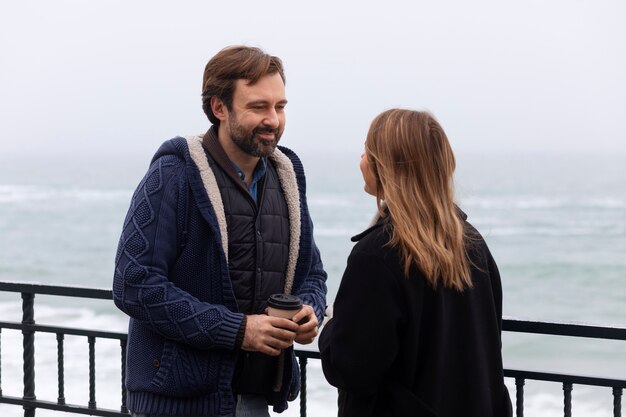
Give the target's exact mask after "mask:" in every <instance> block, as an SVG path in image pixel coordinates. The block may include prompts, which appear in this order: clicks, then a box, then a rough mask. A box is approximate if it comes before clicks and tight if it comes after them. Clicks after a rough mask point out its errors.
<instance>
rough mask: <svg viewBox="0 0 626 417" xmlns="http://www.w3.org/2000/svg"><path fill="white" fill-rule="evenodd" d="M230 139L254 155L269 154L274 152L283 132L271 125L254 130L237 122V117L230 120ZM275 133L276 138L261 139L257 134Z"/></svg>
mask: <svg viewBox="0 0 626 417" xmlns="http://www.w3.org/2000/svg"><path fill="white" fill-rule="evenodd" d="M228 125H229V128H230V139H231V140H232V141H233V142H234V143H235V144H236V145H237V146H239V149H241V150H242V151H244V152H245V153H247V154H248V155H252V156H259V157H260V156H269V155H271V154H272V152H274V149H276V146H277V145H278V141H279V140H280V137H281V135H282V132H281V131H279V130H278V129H274V128H271V127H262V126H259V127H256V128H254V129H252V131H250V130H247V129H246V128H245V127H243V126H242V125H240V124H239V123H237V121H236V120H235V118H231V119H230V120H229V121H228ZM262 133H273V134H274V139H271V140H268V139H260V138H258V137H257V134H262Z"/></svg>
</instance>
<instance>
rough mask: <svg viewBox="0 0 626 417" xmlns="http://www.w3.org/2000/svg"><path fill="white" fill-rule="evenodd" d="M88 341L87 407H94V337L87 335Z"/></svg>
mask: <svg viewBox="0 0 626 417" xmlns="http://www.w3.org/2000/svg"><path fill="white" fill-rule="evenodd" d="M87 341H88V342H89V404H88V405H87V406H88V407H89V408H96V338H95V337H93V336H89V337H87Z"/></svg>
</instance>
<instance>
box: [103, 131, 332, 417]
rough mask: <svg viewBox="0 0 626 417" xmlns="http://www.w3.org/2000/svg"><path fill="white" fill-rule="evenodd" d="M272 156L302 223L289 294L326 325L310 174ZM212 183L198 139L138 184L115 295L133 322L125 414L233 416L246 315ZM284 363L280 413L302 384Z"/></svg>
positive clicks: (171, 145)
mask: <svg viewBox="0 0 626 417" xmlns="http://www.w3.org/2000/svg"><path fill="white" fill-rule="evenodd" d="M274 154H275V155H274V156H272V157H271V158H270V159H272V160H273V161H274V163H275V165H276V166H277V171H279V178H281V185H282V186H283V189H284V191H285V197H286V199H287V200H288V201H287V202H288V206H289V207H290V219H294V221H290V223H292V226H293V225H294V224H295V225H296V229H295V230H292V231H291V233H290V235H291V240H292V241H291V242H290V265H288V271H287V275H288V276H287V278H286V282H287V284H286V288H285V291H286V292H291V293H294V294H296V295H298V296H299V297H300V298H301V299H302V300H303V302H304V303H306V304H309V305H311V306H312V307H313V309H314V310H315V313H316V315H317V318H318V321H319V323H320V325H321V323H322V321H323V318H324V310H325V308H326V273H325V272H324V269H323V265H322V262H321V259H320V254H319V250H318V248H317V246H316V245H315V242H314V240H313V225H312V222H311V219H310V216H309V211H308V207H307V202H306V195H305V192H306V184H305V175H304V169H303V167H302V163H301V162H300V160H299V159H298V157H297V156H296V155H295V153H293V152H292V151H290V150H289V149H286V148H284V147H279V148H278V149H277V150H276V151H275V152H274ZM281 172H282V173H283V176H282V177H281ZM285 178H286V179H285ZM211 179H213V180H214V176H212V171H211V168H209V166H208V164H207V163H206V157H205V155H204V152H203V151H202V148H201V137H199V136H196V137H191V138H187V139H185V138H181V137H177V138H174V139H171V140H169V141H166V142H165V143H163V145H161V147H160V148H159V150H158V151H157V153H156V154H155V156H154V157H153V159H152V162H151V164H150V168H149V170H148V172H147V173H146V175H145V177H144V178H143V180H142V181H141V183H140V184H139V186H138V187H137V189H136V191H135V193H134V195H133V197H132V201H131V205H130V209H129V211H128V214H127V216H126V220H125V222H124V227H123V231H122V236H121V238H120V242H119V247H118V251H117V255H116V262H115V274H114V280H113V298H114V302H115V304H116V305H117V306H118V308H120V309H121V310H122V311H124V312H125V313H126V314H128V315H129V316H130V322H129V332H128V345H127V360H126V388H127V390H128V408H129V409H130V410H132V411H134V412H137V413H147V414H157V415H228V414H230V413H232V412H233V406H234V398H233V394H232V390H231V381H232V375H233V371H234V367H235V358H236V356H237V355H236V353H237V347H236V346H235V339H236V336H237V332H238V330H239V328H240V326H241V323H242V320H243V314H242V313H239V312H237V304H236V301H235V297H234V294H233V289H232V286H231V281H230V276H229V271H228V260H227V256H228V254H227V247H228V246H227V231H226V228H225V220H224V218H223V206H220V205H221V198H220V197H219V190H217V188H215V187H216V183H215V182H213V181H212V180H211ZM290 181H291V184H292V185H293V187H294V190H291V189H290V188H289V183H290ZM296 189H297V190H296ZM216 190H217V191H216ZM296 195H297V198H296V197H295V196H296ZM298 223H299V227H297V224H298ZM287 358H288V359H287V360H286V361H285V369H284V374H283V384H282V388H281V390H280V392H278V393H276V394H275V395H274V397H273V398H271V399H270V404H272V405H273V406H274V410H275V411H277V412H281V411H284V410H285V409H286V408H287V401H288V400H289V401H291V400H293V399H295V398H296V397H297V395H298V393H299V388H300V380H299V373H298V367H297V366H296V360H295V355H294V354H293V350H292V349H289V351H288V355H287ZM289 358H291V360H289Z"/></svg>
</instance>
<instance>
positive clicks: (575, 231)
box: [474, 222, 626, 237]
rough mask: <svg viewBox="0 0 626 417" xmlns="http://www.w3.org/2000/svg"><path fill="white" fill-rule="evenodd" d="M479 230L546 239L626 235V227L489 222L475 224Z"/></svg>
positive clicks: (487, 232) (493, 234)
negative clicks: (542, 225) (512, 224)
mask: <svg viewBox="0 0 626 417" xmlns="http://www.w3.org/2000/svg"><path fill="white" fill-rule="evenodd" d="M474 224H475V225H476V226H477V227H478V229H480V230H482V231H483V234H485V235H487V236H546V237H577V236H578V237H580V236H605V237H608V236H624V235H626V227H624V226H622V227H613V228H607V229H604V228H598V227H595V226H589V227H565V226H563V225H560V224H559V225H555V226H554V227H533V226H520V227H501V226H493V225H491V226H489V223H488V222H487V223H486V224H485V225H484V226H483V225H481V224H480V223H479V222H474Z"/></svg>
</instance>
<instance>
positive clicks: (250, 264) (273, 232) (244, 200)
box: [212, 160, 289, 314]
mask: <svg viewBox="0 0 626 417" xmlns="http://www.w3.org/2000/svg"><path fill="white" fill-rule="evenodd" d="M213 166H214V165H212V167H213ZM213 172H214V173H215V179H216V180H217V184H218V186H219V189H220V193H221V195H222V201H223V203H224V212H225V214H226V225H227V229H228V269H229V271H230V279H231V282H232V284H233V290H234V292H235V298H236V299H237V306H238V309H239V312H241V313H246V314H257V313H262V312H263V311H264V310H265V307H267V298H268V297H269V296H270V295H271V294H275V293H282V292H283V290H284V287H285V272H286V271H287V260H288V257H289V213H288V211H287V203H286V202H285V197H284V196H283V191H282V189H281V186H280V182H279V181H278V174H277V173H276V170H275V169H274V166H273V164H272V163H271V161H269V160H268V161H267V171H266V173H265V178H264V179H262V180H261V181H260V182H259V187H258V191H257V192H258V196H257V197H258V201H259V203H258V205H257V203H256V202H255V201H254V199H253V198H252V196H251V195H250V193H249V192H248V191H247V190H246V189H244V188H243V187H242V184H243V182H242V181H241V180H239V183H235V181H233V179H232V178H231V177H230V176H229V175H227V174H226V173H225V172H224V171H223V170H222V169H213Z"/></svg>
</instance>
